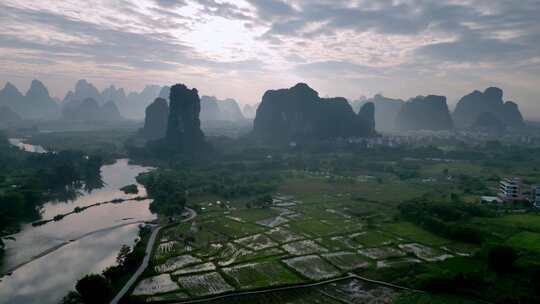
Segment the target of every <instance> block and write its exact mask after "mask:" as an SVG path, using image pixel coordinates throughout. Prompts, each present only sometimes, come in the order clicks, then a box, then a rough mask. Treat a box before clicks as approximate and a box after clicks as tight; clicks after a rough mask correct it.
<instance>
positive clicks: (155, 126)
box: [139, 97, 169, 140]
mask: <svg viewBox="0 0 540 304" xmlns="http://www.w3.org/2000/svg"><path fill="white" fill-rule="evenodd" d="M168 119H169V105H168V104H167V100H165V99H164V98H161V97H158V98H156V100H154V102H153V103H152V104H150V105H149V106H148V107H147V108H146V110H145V118H144V127H143V128H142V129H141V130H140V131H139V135H140V136H142V137H143V138H144V139H146V140H157V139H161V138H164V137H165V134H166V132H167V121H168Z"/></svg>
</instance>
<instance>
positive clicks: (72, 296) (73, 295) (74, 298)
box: [60, 291, 84, 304]
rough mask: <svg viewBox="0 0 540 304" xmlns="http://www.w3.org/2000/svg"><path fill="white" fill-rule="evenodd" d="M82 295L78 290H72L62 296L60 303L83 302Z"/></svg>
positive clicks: (73, 303) (78, 303)
mask: <svg viewBox="0 0 540 304" xmlns="http://www.w3.org/2000/svg"><path fill="white" fill-rule="evenodd" d="M83 303H84V302H83V301H82V298H81V295H80V294H79V293H78V292H76V291H70V292H69V293H68V294H67V295H66V296H64V297H63V298H62V301H61V302H60V304H83Z"/></svg>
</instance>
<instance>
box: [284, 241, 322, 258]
mask: <svg viewBox="0 0 540 304" xmlns="http://www.w3.org/2000/svg"><path fill="white" fill-rule="evenodd" d="M283 249H285V251H287V252H288V253H290V254H292V255H306V254H312V253H321V252H327V251H328V250H327V249H326V248H324V247H322V246H320V245H319V244H317V243H315V241H313V240H304V241H298V242H294V243H289V244H285V245H283Z"/></svg>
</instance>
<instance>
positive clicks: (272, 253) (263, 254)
mask: <svg viewBox="0 0 540 304" xmlns="http://www.w3.org/2000/svg"><path fill="white" fill-rule="evenodd" d="M286 254H287V253H286V252H285V251H283V250H281V249H280V248H278V247H272V248H267V249H263V250H259V251H252V252H251V253H250V254H247V255H243V256H241V257H239V258H238V259H237V260H236V262H237V263H240V262H247V261H252V260H257V259H262V258H267V257H276V256H284V255H286Z"/></svg>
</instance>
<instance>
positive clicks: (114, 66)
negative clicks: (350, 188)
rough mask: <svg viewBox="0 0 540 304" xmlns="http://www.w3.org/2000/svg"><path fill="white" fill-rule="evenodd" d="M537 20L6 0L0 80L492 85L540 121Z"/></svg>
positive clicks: (503, 11) (295, 0)
mask: <svg viewBox="0 0 540 304" xmlns="http://www.w3.org/2000/svg"><path fill="white" fill-rule="evenodd" d="M539 16H540V0H515V1H510V0H433V1H428V0H376V1H375V0H373V1H368V0H356V1H355V0H348V1H339V0H136V1H135V0H134V1H127V0H92V1H83V0H62V1H57V0H40V1H34V0H2V1H1V2H0V84H1V85H3V84H4V83H5V82H6V81H11V82H12V83H14V84H16V85H17V86H18V87H19V88H20V89H21V90H26V89H27V88H28V86H29V83H30V81H31V80H32V79H34V78H38V79H40V80H42V81H43V82H44V83H45V84H46V85H47V86H48V87H49V88H50V90H51V93H52V94H53V95H55V96H58V97H60V98H62V97H63V96H64V95H65V93H66V91H67V90H69V89H70V88H72V87H73V85H74V83H75V81H76V80H78V79H81V78H84V79H87V80H89V81H90V82H92V83H94V84H95V85H97V86H98V87H99V88H100V89H102V88H104V87H105V86H108V85H109V84H115V85H117V86H121V87H124V88H125V89H126V90H128V91H129V90H140V89H142V87H143V86H144V85H145V84H172V83H176V82H183V83H186V84H187V85H188V86H191V87H197V88H198V89H199V91H200V92H201V93H202V94H209V95H216V96H218V97H220V98H224V97H233V98H236V99H237V100H239V101H240V102H241V103H256V102H259V101H260V98H261V96H262V94H263V93H264V91H265V90H267V89H277V88H284V87H290V86H292V85H294V84H295V83H296V82H300V81H302V82H306V83H308V84H309V85H310V86H312V87H313V88H314V89H316V90H317V91H319V93H320V95H321V96H326V95H329V96H344V97H347V98H351V99H356V98H358V97H359V96H362V95H367V96H371V95H373V94H375V93H383V94H384V95H387V96H390V97H400V98H409V97H411V96H416V95H420V94H439V95H446V96H447V97H448V101H449V103H450V104H451V105H452V104H455V102H456V100H457V99H458V98H459V97H460V96H462V95H464V94H466V93H469V92H471V91H472V90H474V89H482V90H483V89H485V88H486V87H488V86H494V85H495V86H499V87H501V88H503V89H504V90H505V98H506V99H508V100H514V101H516V102H517V103H518V104H519V105H520V106H521V109H522V111H523V113H524V115H525V116H526V117H529V118H540V22H539V21H538V18H539Z"/></svg>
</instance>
